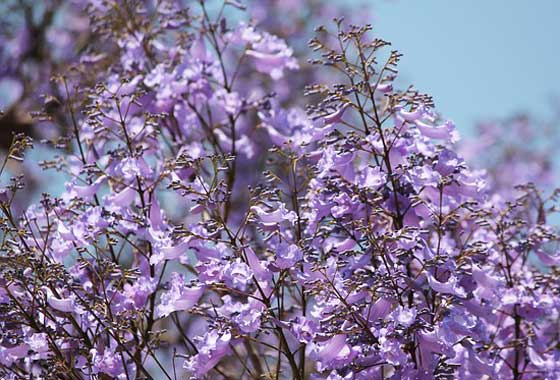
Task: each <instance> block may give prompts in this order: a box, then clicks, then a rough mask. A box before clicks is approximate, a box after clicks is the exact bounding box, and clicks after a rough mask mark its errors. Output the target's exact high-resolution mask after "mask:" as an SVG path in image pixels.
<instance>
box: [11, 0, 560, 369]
mask: <svg viewBox="0 0 560 380" xmlns="http://www.w3.org/2000/svg"><path fill="white" fill-rule="evenodd" d="M189 5H190V7H188V8H187V7H185V6H182V5H181V4H180V2H177V1H172V0H162V1H154V2H152V1H132V0H106V1H105V0H96V1H94V0H91V1H88V2H87V12H88V14H89V16H90V26H89V27H90V28H91V33H92V35H93V36H95V38H93V40H94V41H95V42H94V43H93V42H92V43H91V44H89V45H88V49H86V50H87V51H84V52H82V53H81V56H80V57H79V59H77V60H76V63H75V64H74V65H73V66H72V68H71V70H70V69H69V70H67V71H66V72H64V73H62V72H58V73H57V74H56V75H55V77H54V80H53V86H54V88H55V89H56V93H55V94H51V96H56V97H57V101H58V102H59V103H60V108H59V109H58V110H57V112H58V113H57V114H56V117H55V115H53V113H52V112H50V110H48V109H43V110H42V112H39V113H37V120H38V122H43V123H49V124H55V125H56V124H57V123H59V124H60V130H66V131H69V132H68V133H67V135H65V136H57V137H56V138H54V139H52V140H51V141H50V142H49V144H50V145H51V146H52V148H53V149H58V150H59V152H58V153H57V154H56V155H55V156H54V157H53V158H52V159H50V160H46V161H43V162H41V166H42V167H43V168H44V169H50V170H56V171H58V172H60V173H62V174H64V175H66V178H68V180H67V183H66V184H65V187H64V191H61V192H60V193H59V194H56V195H49V194H46V193H45V194H43V195H42V197H41V200H40V201H39V202H38V203H36V204H33V205H31V206H30V207H29V208H27V209H26V210H25V211H24V212H22V213H20V214H18V213H16V212H15V211H14V210H13V208H12V204H13V203H14V202H15V200H16V199H17V197H18V196H19V194H21V189H22V188H23V181H22V179H21V178H19V177H18V178H15V179H13V180H12V181H11V182H9V183H8V182H7V181H6V180H4V181H5V182H4V183H3V184H4V187H3V188H2V190H1V191H0V211H1V213H2V216H1V218H0V226H1V228H2V245H1V246H0V273H1V276H0V327H1V330H0V331H1V334H0V376H2V378H5V379H30V378H33V379H51V378H53V379H54V378H56V379H72V380H78V379H102V380H105V379H119V380H130V379H170V380H176V379H275V380H279V379H297V380H304V379H329V380H335V379H348V380H349V379H360V380H361V379H363V380H366V379H473V380H474V379H494V378H498V379H514V380H521V379H524V380H529V379H535V380H536V379H556V378H558V376H559V372H560V365H559V364H558V363H560V342H559V330H558V326H559V310H560V302H559V300H558V289H559V285H560V281H559V280H560V272H559V268H558V265H559V263H560V256H559V255H558V253H557V251H558V240H559V238H558V235H557V231H556V229H555V227H554V226H552V225H548V224H547V221H548V220H550V218H547V217H548V216H549V215H551V214H553V213H555V212H556V206H555V202H556V199H557V196H558V193H557V192H553V193H552V194H551V195H546V194H545V193H544V192H543V191H541V190H539V189H538V188H537V187H536V186H535V185H533V184H527V185H520V186H518V187H517V188H516V189H515V192H514V191H511V189H503V188H502V187H503V186H489V185H488V184H487V182H486V178H487V175H485V174H484V173H482V172H481V171H479V170H472V169H471V168H470V166H469V163H468V162H467V161H465V159H463V158H462V157H461V156H460V155H459V154H458V153H457V151H456V143H457V141H458V140H459V135H458V132H457V130H456V128H455V125H454V124H453V122H451V121H449V120H446V119H444V118H443V117H442V116H441V115H440V114H439V113H437V112H436V111H435V109H434V104H433V102H432V100H431V98H430V97H429V96H428V95H425V94H422V93H421V92H419V91H417V90H416V89H414V88H412V87H410V88H406V89H402V90H401V89H399V88H398V86H397V85H396V83H395V80H396V78H397V75H398V71H397V64H398V61H399V59H400V57H401V55H400V54H399V53H398V52H396V51H391V50H389V49H390V48H389V43H388V42H386V41H384V40H382V39H379V38H377V37H375V36H374V35H373V34H372V31H371V29H372V27H371V26H369V25H365V26H354V25H347V24H345V23H344V22H343V21H342V19H340V18H339V19H335V21H334V24H333V26H332V27H330V28H327V27H322V26H321V27H318V28H317V30H316V37H314V38H313V39H311V41H310V43H309V46H310V48H311V49H312V50H313V51H315V52H316V54H317V55H316V56H315V57H314V58H312V59H311V60H310V63H311V64H312V65H313V67H314V69H313V70H316V71H317V72H319V73H320V74H318V75H315V74H314V76H313V78H314V79H320V78H328V79H329V82H328V83H320V82H319V83H310V84H309V85H308V86H306V89H305V94H306V96H307V98H306V103H307V105H306V104H304V103H303V100H302V98H301V97H299V96H297V95H293V96H292V97H290V96H289V94H290V91H299V89H298V85H297V83H296V82H294V81H291V80H290V76H291V75H293V73H295V72H297V71H298V70H300V69H301V68H302V67H305V70H311V69H310V67H309V66H307V65H306V63H304V62H301V60H298V57H296V56H295V55H294V50H292V48H290V46H289V45H288V43H287V42H286V41H285V40H284V39H282V38H280V37H278V36H276V35H274V34H271V33H269V32H268V31H267V30H266V28H263V27H265V26H266V25H267V24H266V23H263V25H262V26H259V25H256V24H254V23H251V22H250V21H247V20H246V19H244V18H243V13H242V12H243V8H244V7H243V6H242V5H240V4H239V3H238V2H236V1H226V2H225V3H223V4H221V3H220V4H218V6H217V7H215V6H214V5H215V4H213V3H212V4H209V3H208V2H205V1H199V2H192V3H191V4H189ZM230 16H231V17H230ZM228 17H230V18H228ZM234 20H235V21H234ZM240 20H245V21H240ZM286 89H288V90H289V91H288V92H287V91H286ZM30 146H31V141H30V139H29V138H26V137H24V136H22V135H17V136H16V138H15V139H14V143H13V144H12V146H11V148H10V150H9V152H8V154H7V155H6V159H5V161H4V162H5V163H6V162H10V161H13V160H16V161H21V160H23V154H24V153H25V151H26V150H27V149H29V148H30ZM4 167H5V164H4V165H3V166H2V170H3V169H4Z"/></svg>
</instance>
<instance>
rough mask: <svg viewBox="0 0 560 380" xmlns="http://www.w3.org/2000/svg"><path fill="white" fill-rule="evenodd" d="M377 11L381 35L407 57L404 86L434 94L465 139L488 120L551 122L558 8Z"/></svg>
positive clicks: (559, 59)
mask: <svg viewBox="0 0 560 380" xmlns="http://www.w3.org/2000/svg"><path fill="white" fill-rule="evenodd" d="M372 4H373V6H374V13H375V15H376V19H375V20H373V25H374V29H375V30H376V33H377V34H378V35H379V36H380V37H382V38H384V39H386V40H389V41H391V42H392V43H393V47H394V48H396V49H397V50H399V51H400V52H401V53H403V54H404V57H403V58H402V60H401V66H400V72H401V78H402V79H403V83H406V84H409V83H411V84H414V85H415V86H416V87H417V88H418V89H419V90H421V91H423V92H427V93H429V94H431V95H432V96H433V97H434V100H435V102H436V106H437V108H438V110H439V111H440V112H441V113H443V114H444V115H445V116H446V117H448V118H450V119H452V120H454V121H455V122H456V123H457V126H458V127H459V129H460V130H461V132H462V133H463V134H469V133H470V131H472V126H473V124H474V123H475V122H476V120H481V119H485V118H495V117H504V116H507V115H511V114H512V113H515V112H519V111H528V112H531V113H533V114H535V115H537V116H540V115H547V114H548V115H549V114H550V113H551V111H552V102H551V99H552V98H553V97H554V96H558V97H560V53H559V52H558V38H559V37H560V22H559V21H558V17H559V15H560V1H558V0H537V1H529V0H509V1H506V0H463V1H459V0H376V1H375V2H372ZM559 104H560V103H559ZM544 117H546V116H544ZM559 128H560V126H559Z"/></svg>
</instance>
